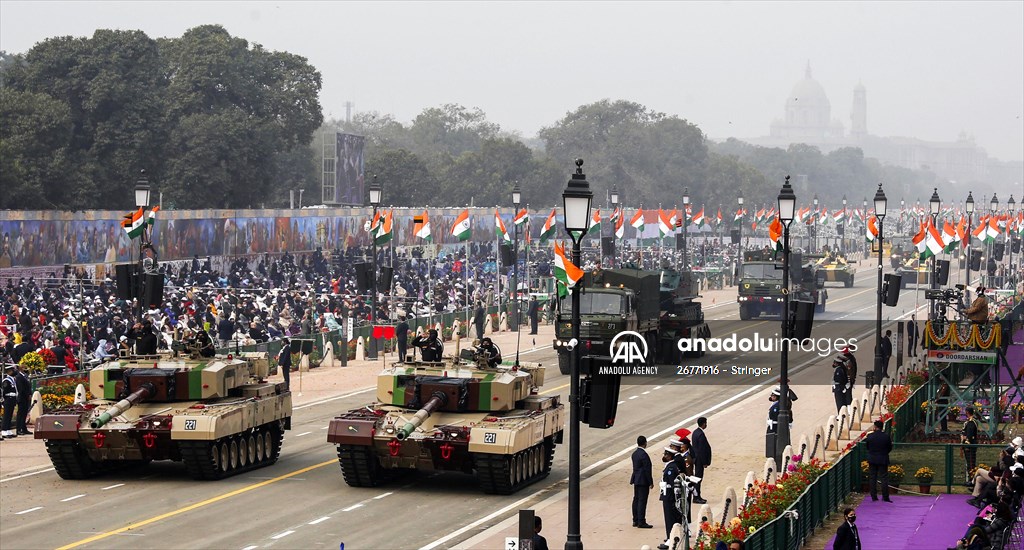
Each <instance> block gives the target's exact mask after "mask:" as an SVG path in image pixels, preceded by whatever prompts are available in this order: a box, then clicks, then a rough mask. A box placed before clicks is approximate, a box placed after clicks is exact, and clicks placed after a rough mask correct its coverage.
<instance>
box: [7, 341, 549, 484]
mask: <svg viewBox="0 0 1024 550" xmlns="http://www.w3.org/2000/svg"><path fill="white" fill-rule="evenodd" d="M529 330H530V329H529V326H528V325H527V326H524V327H523V331H522V333H521V335H520V338H521V340H520V348H519V349H520V359H521V360H522V361H531V360H532V359H531V353H533V351H534V350H540V349H550V348H551V340H552V339H553V337H554V326H553V325H541V326H540V327H539V331H538V332H539V334H537V335H530V334H529ZM490 337H491V338H492V339H493V340H494V342H495V344H497V345H498V347H499V348H500V349H501V350H502V353H503V354H505V357H506V359H507V358H508V357H509V356H510V355H511V356H512V357H514V356H515V350H516V333H515V332H513V331H507V332H497V333H494V334H491V335H490ZM534 342H536V345H534ZM470 345H472V340H468V341H467V340H465V339H463V340H462V342H461V346H462V347H463V349H465V347H466V346H470ZM454 350H455V346H454V343H453V342H452V341H448V342H445V353H446V354H450V353H453V352H454ZM395 357H396V356H395V354H388V356H387V358H386V359H387V361H388V362H389V363H390V362H392V361H393V360H394V359H395ZM383 359H384V358H382V357H378V359H377V360H376V361H368V360H364V361H349V362H348V366H346V367H328V366H322V367H320V368H316V369H311V370H309V371H307V372H301V373H300V372H298V371H295V372H292V374H291V385H292V405H293V406H294V407H298V406H301V405H306V404H309V403H315V402H318V401H322V400H325V399H330V398H333V397H337V396H343V395H348V394H352V393H356V392H360V391H361V390H370V389H372V388H374V387H376V383H377V382H376V380H377V374H378V373H379V372H380V371H381V369H382V368H383V367H384V360H383ZM545 366H547V367H550V368H552V369H554V374H558V365H557V364H555V365H545ZM281 379H282V376H281V375H280V374H278V375H277V376H274V377H272V378H271V380H272V381H279V380H281ZM364 397H365V400H366V401H367V402H370V401H372V400H373V398H374V395H373V392H372V391H366V392H365V395H364ZM285 437H287V435H286V436H285ZM50 467H51V465H50V461H49V458H48V457H47V456H46V448H45V446H44V444H43V441H42V440H38V439H34V438H33V437H32V436H24V435H23V436H20V437H17V438H14V439H5V440H3V442H2V443H0V480H3V479H6V478H9V477H12V476H17V475H22V474H26V473H30V472H34V471H39V470H43V469H47V468H50Z"/></svg>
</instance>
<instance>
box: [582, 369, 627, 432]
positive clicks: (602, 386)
mask: <svg viewBox="0 0 1024 550" xmlns="http://www.w3.org/2000/svg"><path fill="white" fill-rule="evenodd" d="M596 370H597V369H594V371H596ZM621 378H622V375H619V374H592V375H590V376H588V377H586V378H584V379H583V380H582V381H580V394H581V403H582V404H583V411H582V412H583V422H585V423H586V424H587V425H588V426H590V427H591V428H601V429H605V428H611V427H612V426H613V425H615V413H616V411H617V409H618V407H619V383H620V379H621Z"/></svg>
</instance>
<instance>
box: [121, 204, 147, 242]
mask: <svg viewBox="0 0 1024 550" xmlns="http://www.w3.org/2000/svg"><path fill="white" fill-rule="evenodd" d="M121 227H123V228H124V232H125V233H127V234H128V238H130V239H134V238H135V237H138V236H140V235H142V232H143V231H144V230H145V228H146V219H145V218H144V217H143V212H142V208H139V209H138V210H136V211H135V212H133V213H131V214H126V215H125V216H124V220H122V221H121Z"/></svg>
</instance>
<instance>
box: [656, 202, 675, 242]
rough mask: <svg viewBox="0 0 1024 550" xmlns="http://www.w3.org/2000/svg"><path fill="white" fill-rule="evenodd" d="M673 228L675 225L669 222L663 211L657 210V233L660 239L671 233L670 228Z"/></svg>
mask: <svg viewBox="0 0 1024 550" xmlns="http://www.w3.org/2000/svg"><path fill="white" fill-rule="evenodd" d="M673 227H675V225H674V224H673V223H672V222H671V221H669V219H668V215H667V214H665V211H664V210H662V209H660V208H659V209H658V233H659V234H660V235H661V236H662V237H664V236H665V235H668V234H669V233H671V232H672V228H673Z"/></svg>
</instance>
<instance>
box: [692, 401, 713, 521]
mask: <svg viewBox="0 0 1024 550" xmlns="http://www.w3.org/2000/svg"><path fill="white" fill-rule="evenodd" d="M707 427H708V419H707V418H705V417H703V416H702V417H700V418H698V419H697V429H696V430H694V431H693V434H692V435H693V438H692V441H693V445H692V446H691V447H690V454H691V455H692V456H693V475H694V476H696V477H699V478H701V480H703V479H704V468H707V467H708V466H711V444H710V443H708V436H707V434H705V433H704V430H706V429H707ZM702 482H703V481H702ZM702 482H699V483H697V487H696V493H697V495H696V496H694V497H693V502H694V503H695V504H706V503H707V501H706V500H704V498H703V497H702V496H701V494H700V485H701V483H702Z"/></svg>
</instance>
